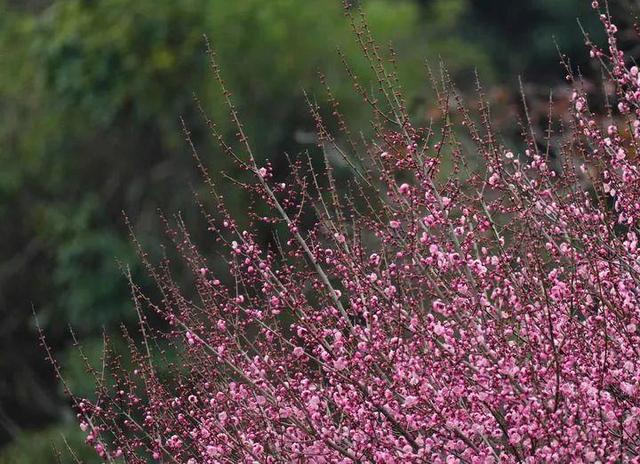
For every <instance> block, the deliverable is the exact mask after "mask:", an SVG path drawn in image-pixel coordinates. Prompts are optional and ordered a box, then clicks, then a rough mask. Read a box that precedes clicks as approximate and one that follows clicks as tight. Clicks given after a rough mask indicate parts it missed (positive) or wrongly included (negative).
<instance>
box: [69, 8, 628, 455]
mask: <svg viewBox="0 0 640 464" xmlns="http://www.w3.org/2000/svg"><path fill="white" fill-rule="evenodd" d="M594 8H596V9H597V8H598V5H597V2H594ZM601 19H602V22H603V24H604V26H605V28H606V31H607V35H608V49H604V50H602V49H599V48H598V47H597V46H596V45H594V44H591V43H589V42H588V46H589V47H590V50H591V55H592V57H593V58H594V59H595V60H597V61H599V62H600V63H601V65H602V67H603V70H604V71H605V73H606V76H607V79H608V82H609V83H610V84H611V85H612V86H613V87H612V88H614V89H615V94H614V95H612V97H613V98H615V99H616V104H615V108H616V109H617V111H612V112H611V114H610V115H609V120H608V122H607V123H605V124H603V123H602V122H601V121H600V120H598V119H597V118H596V117H595V116H594V114H592V113H591V112H590V110H589V105H588V102H587V94H586V93H585V92H584V91H583V90H581V86H580V82H579V81H578V80H574V77H573V74H572V73H571V70H570V68H569V66H567V70H568V76H567V79H568V80H569V81H570V82H572V83H573V86H574V88H575V91H574V93H573V96H572V99H571V101H572V115H571V119H570V126H569V127H566V128H564V129H563V132H562V136H563V137H564V140H565V141H566V143H564V144H563V147H562V149H561V150H560V152H561V153H560V155H559V159H560V160H561V163H556V164H555V165H554V164H553V163H551V160H550V157H549V153H548V149H546V150H545V149H544V148H540V146H541V144H540V143H537V141H536V138H535V137H536V134H535V133H534V131H533V130H532V129H530V128H529V127H526V125H525V130H523V139H524V142H525V145H526V148H525V149H523V150H522V151H519V150H513V149H509V148H507V147H505V146H503V145H502V144H501V143H500V142H499V141H498V140H499V139H498V137H497V135H496V134H495V133H494V132H493V129H492V127H491V120H490V116H489V109H488V107H487V106H486V105H484V104H482V105H480V108H479V114H480V118H479V122H478V121H477V120H476V119H474V118H473V117H472V115H471V113H470V112H469V111H467V110H466V109H465V107H464V106H463V104H462V101H461V99H460V98H459V97H458V96H457V95H456V94H455V93H454V92H453V91H452V90H451V85H450V84H449V83H448V81H447V77H446V73H443V79H442V83H443V84H438V83H437V82H436V81H435V80H434V86H435V88H436V90H437V96H438V101H439V105H440V110H441V111H442V114H443V115H444V117H443V119H442V124H441V125H435V124H434V125H433V126H432V125H429V126H426V127H415V126H414V125H412V124H411V123H410V121H409V118H408V115H407V112H406V111H405V109H404V101H403V99H402V96H401V93H400V91H399V87H398V84H397V80H396V77H395V74H394V73H393V71H390V70H388V69H387V68H385V63H383V60H382V59H381V58H380V57H379V52H378V49H377V48H376V47H375V46H374V45H372V42H371V41H370V40H369V39H370V37H369V32H368V29H367V28H366V25H363V24H361V23H359V22H357V21H354V27H355V32H356V38H357V40H358V41H359V43H360V44H361V45H362V48H363V51H364V53H365V54H367V56H368V57H369V58H370V60H371V63H372V69H373V71H374V72H375V73H376V75H377V77H378V80H379V84H380V86H379V89H378V90H376V91H375V92H374V93H371V92H369V91H368V90H367V89H366V87H365V86H364V85H361V84H360V83H359V81H358V79H357V77H355V76H352V77H353V79H354V85H355V88H356V90H357V91H358V92H360V93H361V94H362V96H363V98H364V99H365V101H366V102H367V103H369V104H370V105H371V108H372V111H373V121H374V123H373V128H374V131H375V136H374V137H373V139H372V140H371V141H368V142H356V141H355V138H354V137H352V136H351V132H350V131H349V129H348V127H347V125H346V123H345V122H344V121H343V119H342V117H341V115H340V111H339V107H338V105H337V103H336V102H335V101H334V100H333V99H332V97H331V93H330V91H329V101H330V103H331V104H332V106H333V108H334V111H333V117H334V118H335V120H336V123H335V125H336V126H337V127H338V130H339V136H335V137H334V136H333V135H331V133H330V132H329V130H328V129H327V124H326V123H325V121H324V119H323V117H322V116H321V114H320V110H319V109H318V107H316V106H315V105H314V104H310V108H311V113H312V115H313V117H314V119H315V121H316V124H317V132H318V138H319V142H320V146H321V147H322V148H323V150H324V152H325V153H326V154H327V163H326V165H325V169H324V171H323V172H322V174H319V173H318V172H317V169H314V167H313V164H312V163H305V162H302V161H299V162H292V164H291V168H292V174H291V177H290V178H289V179H288V180H287V181H285V182H281V181H280V180H277V179H275V178H274V173H273V169H272V167H271V166H270V165H269V164H268V163H267V164H266V165H264V166H263V165H260V164H258V161H257V158H256V157H255V156H254V154H253V151H252V147H251V145H250V144H249V142H248V140H247V139H246V137H245V135H244V131H243V128H242V125H241V123H240V121H239V118H238V116H237V113H236V111H235V108H234V107H233V104H232V103H231V99H230V97H228V104H229V108H230V110H231V117H232V119H233V120H234V121H235V123H236V124H237V126H238V134H239V141H240V145H241V147H242V148H241V149H239V150H234V149H233V148H232V146H231V145H228V144H227V143H226V142H225V141H224V140H223V139H222V138H221V137H219V136H218V132H217V129H216V125H215V123H214V122H211V121H210V122H209V125H210V127H211V129H212V131H213V133H214V136H215V137H216V138H217V139H218V141H219V142H220V145H221V147H222V149H223V150H224V151H225V152H227V153H228V154H229V155H230V156H233V157H234V159H235V160H236V162H237V163H238V165H239V166H240V167H241V168H243V169H244V170H245V171H246V172H247V173H248V174H250V176H251V177H252V179H253V180H252V182H243V183H241V187H242V188H244V189H246V190H247V191H248V192H249V193H250V194H251V195H252V197H253V198H254V200H255V203H254V204H255V207H252V208H251V209H250V211H249V213H248V214H249V216H250V217H251V224H250V226H249V227H247V228H246V230H243V229H242V228H241V227H240V226H239V225H238V223H237V222H236V220H234V218H232V217H230V216H229V215H228V213H227V212H226V210H225V208H224V204H223V197H222V195H221V194H220V193H219V191H218V190H217V189H216V187H215V186H214V185H213V182H212V180H211V178H210V176H209V175H208V173H207V169H206V167H205V166H204V164H203V163H202V162H200V157H199V155H198V153H197V151H196V149H195V147H194V146H193V144H191V148H193V154H194V157H195V158H196V160H197V162H198V165H199V167H200V168H201V170H202V172H203V175H204V178H205V181H206V182H207V183H208V185H209V186H210V187H211V192H212V195H213V196H214V197H215V198H216V199H217V200H218V205H219V207H218V209H217V210H216V211H215V212H205V214H206V216H207V218H208V220H209V225H210V231H211V233H212V234H213V235H214V236H215V237H216V240H218V241H219V243H220V245H221V246H222V247H223V248H224V249H226V250H227V252H226V258H225V259H226V261H227V262H228V270H229V275H216V274H215V273H214V272H213V271H212V270H210V264H209V263H208V262H207V258H206V257H205V256H203V254H201V253H200V252H199V250H198V248H197V246H196V245H195V244H194V243H192V241H191V240H190V237H189V235H188V233H187V232H186V228H185V227H184V225H183V224H182V223H180V222H179V223H178V226H176V227H169V235H170V237H171V238H172V239H173V241H174V243H175V245H176V247H177V249H178V250H179V252H180V254H181V255H182V256H183V258H184V262H185V263H186V264H187V265H188V267H189V269H191V271H192V274H193V276H194V283H195V288H196V290H197V299H192V298H189V297H187V296H185V294H184V293H183V292H182V291H181V289H180V288H179V286H178V285H177V284H176V283H175V282H174V280H173V278H172V276H171V273H170V266H169V264H168V263H167V262H162V263H161V264H160V265H158V266H155V265H153V264H151V263H150V262H149V261H148V260H147V258H146V255H145V254H144V252H141V253H140V255H141V257H142V258H143V260H144V261H145V264H146V265H147V267H148V269H149V272H150V274H151V275H152V276H153V278H154V279H155V281H156V282H157V284H158V287H159V289H160V291H161V294H162V298H161V301H159V302H154V301H152V300H151V299H149V298H147V297H145V296H144V295H143V294H142V292H141V291H140V289H139V288H138V287H137V286H136V285H135V284H133V283H132V290H133V295H134V301H135V304H136V308H137V310H138V313H139V314H140V327H141V331H142V334H143V336H144V343H143V345H142V348H141V349H137V348H136V347H135V346H134V344H133V343H131V358H132V362H133V363H134V364H135V368H134V370H133V371H128V370H127V369H125V368H123V367H121V366H120V363H119V362H118V360H117V358H114V359H107V360H106V361H105V362H106V363H107V364H108V365H109V366H110V370H111V372H112V373H113V376H112V377H113V378H112V379H111V380H105V379H104V378H103V377H102V376H100V375H99V376H98V377H97V380H98V390H97V396H96V399H95V400H92V401H90V400H83V399H77V400H76V406H77V411H78V417H79V420H80V423H81V427H82V429H83V430H85V431H86V432H87V442H88V443H89V444H91V445H92V446H94V447H95V449H96V451H97V453H98V454H99V455H100V457H101V458H103V459H104V461H106V462H117V461H118V460H122V459H124V460H125V461H126V462H147V460H148V459H149V458H152V459H155V460H157V461H159V462H176V463H189V464H196V463H198V464H205V463H208V464H212V463H224V462H233V463H235V462H247V463H276V462H316V463H349V462H378V463H394V462H398V463H400V462H402V463H408V462H434V463H444V462H446V463H457V462H471V463H480V462H483V463H484V462H575V461H581V462H582V461H584V462H596V461H600V462H638V459H639V458H638V454H639V453H640V433H639V429H638V427H639V424H638V422H639V420H640V403H639V402H640V391H639V388H638V382H639V381H640V361H639V360H640V353H638V350H639V348H640V332H639V329H638V326H639V325H640V287H639V286H638V282H639V281H640V250H639V249H638V232H637V228H638V221H639V219H640V171H639V168H638V164H637V161H636V159H637V158H636V157H637V150H638V144H639V143H640V105H639V102H640V76H639V72H638V68H637V67H636V66H631V67H629V65H628V64H627V63H626V62H625V56H624V54H623V53H622V52H621V51H620V50H619V49H618V46H617V42H616V38H615V33H616V28H615V26H614V25H613V24H612V23H611V22H610V20H609V18H608V16H606V15H602V16H601ZM211 56H212V68H213V71H214V73H215V75H216V77H217V79H218V81H219V83H220V85H221V86H222V90H223V92H224V93H225V95H228V92H227V91H226V89H225V88H224V82H223V81H222V79H221V78H220V73H219V70H218V68H217V66H216V64H215V56H214V55H213V53H212V54H211ZM614 113H615V114H614ZM460 128H463V129H464V130H465V131H466V133H467V134H469V135H468V139H469V140H470V141H471V142H473V150H472V151H473V153H474V155H473V156H475V158H477V159H478V160H481V163H480V164H481V166H482V168H481V169H473V167H472V166H471V164H472V163H471V162H470V161H469V160H473V159H474V157H473V156H470V155H466V154H465V153H466V152H468V151H469V144H464V143H463V140H462V136H461V135H460V134H461V131H460ZM550 131H551V124H550V128H549V130H548V134H547V136H549V135H550ZM185 133H186V135H187V140H188V141H189V142H190V139H189V133H188V131H185ZM338 139H339V140H338ZM547 146H548V144H547ZM331 153H332V154H334V155H338V156H339V155H344V159H345V161H346V162H347V163H348V164H349V166H350V167H351V171H352V173H353V176H352V188H351V195H350V196H349V197H347V198H344V197H342V196H341V195H339V193H338V190H337V189H336V187H335V179H334V176H333V171H332V167H331V164H330V163H329V162H328V160H329V154H331ZM444 161H446V164H447V165H448V166H450V168H447V170H448V171H450V173H448V175H447V176H446V178H444V179H443V178H442V177H443V176H442V175H441V174H442V171H443V164H444V163H443V162H444ZM265 205H266V207H267V208H265ZM203 209H204V207H203ZM265 210H268V211H269V212H267V213H265V212H264V211H265ZM259 211H260V212H259ZM310 212H312V213H313V215H314V217H315V218H316V221H315V225H314V226H313V227H310V228H309V227H304V218H305V217H308V216H309V214H310ZM259 223H266V224H268V225H269V226H271V227H273V228H274V229H275V230H277V231H278V234H277V235H276V238H275V239H274V241H273V242H272V244H271V245H265V244H261V243H259V241H258V240H257V238H256V235H255V230H256V227H257V225H258V224H259ZM147 311H152V312H155V313H157V314H159V315H160V316H162V318H163V319H164V320H166V321H167V322H168V324H169V327H170V330H168V331H166V332H165V333H160V332H156V331H155V330H154V329H153V328H152V327H151V325H150V324H149V323H148V322H147V318H146V316H145V314H146V313H147ZM155 339H163V340H164V339H166V340H168V342H169V343H170V344H171V345H172V346H174V347H176V348H177V349H179V350H181V357H180V362H179V363H177V364H173V365H171V366H170V371H171V372H172V375H170V376H169V378H167V377H166V376H163V375H159V374H158V371H157V362H158V361H157V357H154V356H153V353H152V352H153V351H154V350H156V348H155V346H156V345H155V344H154V340H155Z"/></svg>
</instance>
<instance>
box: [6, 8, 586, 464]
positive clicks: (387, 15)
mask: <svg viewBox="0 0 640 464" xmlns="http://www.w3.org/2000/svg"><path fill="white" fill-rule="evenodd" d="M358 3H359V4H360V6H361V7H362V8H363V10H364V11H365V12H366V13H367V15H368V18H369V21H370V25H371V28H372V30H373V32H374V34H375V35H376V37H377V39H378V40H379V41H380V43H386V42H387V41H393V43H394V46H395V48H396V49H397V51H398V53H399V62H400V75H401V78H402V81H403V83H404V88H405V90H406V92H407V95H408V97H409V101H410V108H412V112H413V113H414V115H415V116H416V117H417V118H425V117H427V116H426V115H428V113H429V111H430V110H431V109H432V108H433V107H434V106H435V105H433V104H432V101H433V99H432V92H431V89H430V86H429V83H428V81H427V79H426V77H425V75H426V74H425V67H424V60H425V59H428V60H429V61H430V63H431V64H433V65H434V66H435V67H437V66H438V62H439V60H442V61H443V62H444V63H445V64H446V65H447V66H448V68H449V70H450V72H451V74H452V75H453V77H454V79H455V80H456V82H457V83H459V84H460V88H461V89H462V91H463V92H468V91H470V90H471V89H473V87H474V80H473V79H474V78H473V72H474V70H476V69H477V70H478V71H479V74H480V77H481V79H482V82H483V84H484V85H485V88H486V89H488V90H490V94H491V95H492V96H493V97H492V98H495V99H496V100H498V103H499V104H500V101H502V102H503V104H504V105H507V104H509V102H514V101H517V95H516V92H515V89H516V83H517V76H518V75H522V76H523V79H524V80H525V81H526V82H538V83H540V84H542V85H543V86H545V88H548V87H553V86H555V85H560V84H561V82H562V77H563V75H564V73H563V71H562V69H561V67H560V66H559V64H558V61H559V60H558V55H557V51H556V46H555V44H554V39H553V38H554V37H555V41H556V42H557V44H558V45H559V47H560V48H561V49H562V50H563V51H564V52H566V53H567V54H569V55H570V56H572V57H574V58H575V60H574V64H576V65H584V66H588V65H587V64H586V61H585V58H586V52H585V49H584V47H583V38H582V36H581V33H580V30H579V28H578V26H577V23H576V18H581V20H582V21H583V23H584V24H585V25H586V27H587V28H588V29H592V30H598V26H597V24H596V18H595V15H594V14H593V13H592V12H591V11H590V8H589V5H590V2H587V1H586V0H518V1H514V0H483V1H474V0H405V1H402V0H362V1H361V2H358ZM352 4H354V5H355V4H356V2H355V1H353V2H352ZM203 34H206V35H207V36H208V37H209V38H210V39H211V41H212V43H213V44H214V46H215V48H216V49H217V51H218V55H219V60H220V63H221V65H222V68H223V74H224V76H225V79H226V81H227V84H228V86H229V87H230V88H231V89H232V91H233V92H234V95H235V101H236V103H237V105H238V109H239V111H240V114H241V115H242V117H243V119H244V122H245V124H246V127H247V129H248V132H249V134H250V136H251V137H252V139H253V141H254V144H255V145H256V146H258V147H259V156H261V157H264V158H267V157H268V158H270V159H271V160H272V161H273V163H274V166H275V169H276V171H280V172H282V171H283V170H285V169H286V166H285V161H284V158H283V156H282V155H283V153H285V152H288V153H298V152H301V151H304V150H312V151H313V149H314V144H313V142H312V141H311V142H310V140H311V139H312V138H310V137H309V134H311V133H312V131H313V122H312V120H311V118H310V117H309V114H308V111H307V107H306V105H305V101H304V94H303V90H306V91H307V92H308V93H309V94H310V95H311V96H312V97H315V96H316V95H317V97H318V98H317V99H318V101H319V102H322V86H321V85H320V84H319V79H318V76H317V71H318V70H321V71H323V73H324V74H326V75H327V79H328V81H329V82H330V84H331V85H332V87H333V90H334V92H335V94H336V95H337V97H338V99H339V100H340V101H342V102H343V103H342V109H343V110H344V112H345V113H346V114H347V116H348V119H349V120H350V121H351V122H352V123H353V126H354V127H356V128H357V127H366V124H367V118H368V115H367V113H366V112H365V111H363V108H364V106H363V104H362V102H361V101H360V99H359V98H358V97H357V96H356V95H355V94H354V92H353V91H352V86H351V83H350V81H349V79H348V77H347V75H346V73H345V71H344V68H343V65H342V64H341V61H340V59H339V57H338V55H337V53H336V47H340V48H341V49H342V50H343V52H344V54H345V55H346V57H347V60H348V61H349V62H350V63H351V65H352V66H353V67H354V69H356V71H357V72H360V73H363V75H365V76H366V73H367V64H366V62H365V61H364V60H363V59H362V57H361V56H360V55H359V52H358V50H357V47H356V45H355V42H354V40H353V38H352V35H351V32H350V27H349V24H348V22H347V20H346V19H345V17H344V12H343V10H342V4H341V2H340V1H339V0H233V1H230V0H12V1H9V0H0V219H1V223H0V317H1V324H0V463H47V462H53V460H54V458H53V451H52V449H53V448H52V445H55V446H56V447H58V448H64V446H65V445H64V441H63V439H62V437H63V436H65V437H66V439H67V440H68V442H69V443H70V444H71V446H72V447H75V448H77V453H78V455H79V456H81V457H82V458H83V459H87V461H89V462H92V460H93V459H94V457H93V454H92V452H91V450H88V449H87V448H85V447H84V446H82V440H83V437H82V435H81V433H80V431H79V429H78V428H77V426H76V425H75V422H74V420H73V413H72V412H71V410H70V408H69V403H68V401H67V400H66V399H65V398H64V395H63V394H62V388H61V386H60V384H59V383H58V382H57V381H56V379H55V378H54V376H53V373H52V369H51V367H50V366H49V364H48V362H47V361H45V360H44V353H43V351H42V349H41V348H40V347H39V345H38V341H37V333H36V330H35V324H34V318H33V311H35V313H36V314H37V316H38V318H39V320H40V323H41V325H42V327H43V328H44V330H45V331H46V334H47V337H48V339H49V342H50V344H51V345H52V347H53V348H54V350H55V352H56V355H57V357H58V359H60V362H61V365H62V367H63V370H64V372H65V376H66V377H67V379H68V380H69V382H70V384H71V385H72V387H73V388H74V389H75V390H76V391H78V392H79V393H85V392H88V391H89V390H90V387H91V380H90V379H89V378H88V377H87V376H86V375H85V374H84V373H83V369H82V365H81V360H80V357H79V356H78V355H77V351H76V350H75V349H74V348H73V347H72V343H71V339H70V335H69V330H68V327H69V326H72V327H73V328H74V330H75V331H76V333H77V335H78V337H79V338H80V339H81V340H82V341H83V344H84V345H85V346H86V349H87V353H88V354H89V356H90V357H92V358H97V357H98V356H99V354H100V350H101V340H102V331H103V330H105V331H107V332H109V333H114V332H116V331H117V330H118V326H119V325H120V324H121V323H124V324H125V325H127V326H132V325H133V324H134V322H135V321H134V315H135V313H134V311H133V310H132V306H131V304H130V300H129V294H128V289H127V285H126V281H125V279H124V278H123V276H122V274H121V271H120V269H119V266H118V261H120V262H123V263H127V264H129V265H130V266H131V267H132V272H133V273H134V275H135V276H136V278H138V279H141V280H142V281H144V273H143V272H141V269H140V266H139V265H138V264H137V260H136V258H135V256H134V253H133V248H132V246H131V244H130V242H129V239H128V236H127V231H126V227H125V226H124V222H123V219H122V211H125V212H126V214H127V215H128V216H129V217H130V218H131V221H132V225H133V227H134V229H135V230H136V233H137V234H139V236H140V237H141V239H142V240H143V241H144V243H145V244H146V245H147V246H149V247H150V248H151V249H152V250H154V249H158V246H159V239H160V237H161V236H162V234H161V229H162V228H161V227H160V226H159V224H158V220H157V217H158V213H157V209H158V208H161V209H162V210H164V211H167V212H169V213H172V212H176V211H182V213H183V215H184V216H185V217H186V220H187V223H189V224H193V225H196V226H197V224H199V221H200V219H199V214H198V212H197V208H196V207H195V205H194V201H193V198H192V188H193V189H195V190H198V189H200V180H199V177H198V174H197V172H196V170H195V169H194V164H193V160H192V158H191V157H190V155H189V150H188V148H187V147H186V144H185V142H184V138H183V135H182V131H181V128H180V124H179V119H178V118H179V116H182V117H183V118H184V119H185V120H186V121H187V123H188V125H189V126H190V128H191V129H192V131H193V136H194V139H195V141H196V143H197V145H198V146H199V147H200V149H201V153H202V154H203V155H204V157H205V159H206V162H207V163H208V164H209V166H211V167H212V168H213V169H212V171H213V172H216V173H219V172H220V171H221V170H225V169H227V170H232V169H233V166H232V165H230V163H229V161H228V160H227V159H226V158H225V157H224V156H223V155H221V153H220V152H219V150H217V149H216V148H215V147H214V145H213V144H212V141H211V139H210V137H209V136H208V135H207V130H206V129H205V125H204V124H203V121H202V118H201V116H200V114H199V112H198V111H197V107H196V105H195V104H194V101H193V95H194V94H195V95H197V96H198V97H199V99H200V101H201V102H202V104H203V106H204V107H205V108H206V110H207V112H208V113H209V114H210V115H211V116H213V117H214V118H216V119H217V120H218V121H219V122H220V123H221V124H222V129H223V131H225V132H226V133H228V134H229V135H230V136H232V135H233V130H232V129H231V127H230V126H229V125H224V121H225V120H226V118H225V115H226V109H225V108H224V106H223V105H222V103H221V101H220V98H219V96H218V93H217V90H216V84H215V82H214V79H213V78H212V76H211V74H210V72H209V70H208V67H207V59H206V56H205V45H204V41H203ZM505 102H506V103H505ZM231 209H232V210H234V211H235V212H236V213H238V214H242V212H243V204H242V202H241V199H238V200H236V203H232V204H231ZM194 229H197V227H194ZM62 454H63V457H62V461H63V462H68V459H69V457H68V454H67V453H65V452H64V450H63V453H62Z"/></svg>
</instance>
